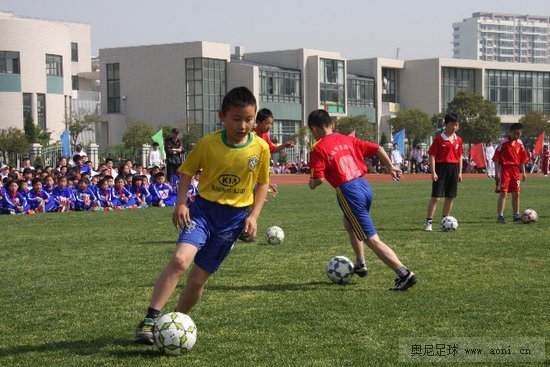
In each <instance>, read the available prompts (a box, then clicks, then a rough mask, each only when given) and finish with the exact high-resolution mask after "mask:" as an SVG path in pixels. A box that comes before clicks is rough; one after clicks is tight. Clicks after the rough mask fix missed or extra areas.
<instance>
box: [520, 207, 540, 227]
mask: <svg viewBox="0 0 550 367" xmlns="http://www.w3.org/2000/svg"><path fill="white" fill-rule="evenodd" d="M521 220H522V221H523V223H525V224H527V223H532V222H536V221H538V220H539V215H538V214H537V212H536V211H535V210H534V209H531V208H527V209H525V210H524V211H523V214H522V215H521Z"/></svg>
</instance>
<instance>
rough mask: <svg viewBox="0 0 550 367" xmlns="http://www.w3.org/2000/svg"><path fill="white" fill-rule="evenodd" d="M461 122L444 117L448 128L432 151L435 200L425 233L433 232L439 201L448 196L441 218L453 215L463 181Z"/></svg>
mask: <svg viewBox="0 0 550 367" xmlns="http://www.w3.org/2000/svg"><path fill="white" fill-rule="evenodd" d="M458 127H459V123H458V118H457V117H456V116H455V115H452V114H448V115H445V129H444V130H443V132H442V133H441V134H440V135H438V136H437V137H436V138H435V139H434V141H433V143H432V145H431V146H430V148H429V149H428V154H429V155H430V170H431V172H432V197H431V198H430V201H429V202H428V210H427V213H426V223H424V230H425V231H431V230H432V220H433V216H434V214H435V210H436V209H437V203H438V202H439V199H441V198H442V197H445V202H444V203H443V212H442V213H441V215H442V217H446V216H448V215H451V209H452V208H453V201H454V198H455V197H456V193H457V191H458V182H460V181H462V156H463V155H464V148H463V147H462V138H460V136H458V135H456V132H457V130H458Z"/></svg>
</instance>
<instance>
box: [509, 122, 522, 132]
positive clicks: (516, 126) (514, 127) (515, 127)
mask: <svg viewBox="0 0 550 367" xmlns="http://www.w3.org/2000/svg"><path fill="white" fill-rule="evenodd" d="M514 130H523V125H522V124H521V123H520V122H516V123H514V124H512V125H510V131H514Z"/></svg>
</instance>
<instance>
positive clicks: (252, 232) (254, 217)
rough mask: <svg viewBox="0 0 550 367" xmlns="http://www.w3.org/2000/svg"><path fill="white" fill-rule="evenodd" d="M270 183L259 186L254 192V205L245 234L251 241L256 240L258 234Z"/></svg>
mask: <svg viewBox="0 0 550 367" xmlns="http://www.w3.org/2000/svg"><path fill="white" fill-rule="evenodd" d="M268 188H269V184H268V183H264V184H258V185H257V186H256V191H255V192H254V203H253V204H252V206H251V207H250V209H249V211H248V217H247V218H246V221H245V223H244V230H243V233H246V235H247V237H248V239H249V240H254V239H255V238H256V234H257V232H258V217H259V216H260V212H261V211H262V207H263V206H264V203H265V201H266V197H267V190H268Z"/></svg>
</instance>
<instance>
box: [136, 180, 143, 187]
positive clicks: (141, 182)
mask: <svg viewBox="0 0 550 367" xmlns="http://www.w3.org/2000/svg"><path fill="white" fill-rule="evenodd" d="M142 184H143V180H135V181H134V186H136V187H139V186H141V185H142Z"/></svg>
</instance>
